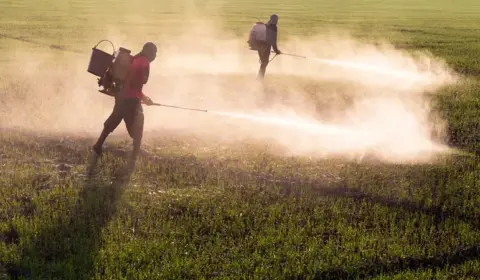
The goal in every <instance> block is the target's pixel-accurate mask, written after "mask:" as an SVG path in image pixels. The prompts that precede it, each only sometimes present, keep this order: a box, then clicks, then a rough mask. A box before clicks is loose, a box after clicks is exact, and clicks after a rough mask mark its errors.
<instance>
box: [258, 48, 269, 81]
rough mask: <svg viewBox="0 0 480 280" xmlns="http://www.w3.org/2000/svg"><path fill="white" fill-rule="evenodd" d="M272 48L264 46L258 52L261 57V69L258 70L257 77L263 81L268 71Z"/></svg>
mask: <svg viewBox="0 0 480 280" xmlns="http://www.w3.org/2000/svg"><path fill="white" fill-rule="evenodd" d="M270 48H271V47H270V46H269V45H262V46H261V47H260V49H259V50H258V56H259V57H260V69H259V70H258V75H257V77H258V78H259V79H260V80H263V79H264V77H265V71H266V69H267V65H268V60H269V59H270Z"/></svg>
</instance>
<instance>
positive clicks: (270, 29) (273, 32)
mask: <svg viewBox="0 0 480 280" xmlns="http://www.w3.org/2000/svg"><path fill="white" fill-rule="evenodd" d="M277 23H278V16H277V15H275V14H273V15H271V16H270V20H269V21H268V22H267V24H266V26H267V42H266V43H261V44H260V45H259V49H258V56H259V57H260V63H261V64H260V70H259V71H258V76H257V77H258V78H259V79H261V80H263V79H264V77H265V70H266V69H267V65H268V62H269V59H270V51H271V48H273V50H274V51H275V53H276V54H281V53H282V52H281V51H280V50H279V49H278V47H277Z"/></svg>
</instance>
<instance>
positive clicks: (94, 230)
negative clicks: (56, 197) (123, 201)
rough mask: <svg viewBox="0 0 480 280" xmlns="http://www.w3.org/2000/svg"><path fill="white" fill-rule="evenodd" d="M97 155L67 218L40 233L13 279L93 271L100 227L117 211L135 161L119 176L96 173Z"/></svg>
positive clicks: (65, 276) (80, 274)
mask: <svg viewBox="0 0 480 280" xmlns="http://www.w3.org/2000/svg"><path fill="white" fill-rule="evenodd" d="M97 161H98V158H97V157H93V156H92V158H91V159H90V162H89V166H88V168H87V179H86V182H85V184H84V186H83V187H82V190H81V191H80V194H79V196H78V199H77V202H76V204H75V206H74V207H73V208H72V209H71V210H70V211H68V213H69V215H68V214H67V217H66V218H65V219H58V220H57V224H56V225H54V226H52V227H49V228H47V229H45V230H43V231H41V232H40V233H39V235H38V236H37V237H36V238H35V240H33V241H32V243H31V244H30V245H29V246H27V247H26V248H25V250H24V252H23V258H22V262H21V267H18V268H12V269H10V271H9V272H10V275H11V276H13V277H14V278H18V276H21V277H28V278H29V279H31V278H35V279H51V278H56V279H86V278H88V277H89V276H91V273H92V271H93V270H94V269H93V268H94V258H95V257H96V255H97V252H98V250H99V248H100V246H101V230H102V228H104V227H105V225H106V224H107V223H108V222H109V220H110V219H111V217H112V216H113V215H114V214H115V212H116V210H117V201H118V200H119V198H120V197H121V195H122V193H123V191H124V189H125V186H126V185H127V184H128V183H129V181H130V176H131V174H132V171H133V165H131V164H132V163H129V164H128V165H127V168H125V169H123V170H122V171H121V172H117V173H118V176H116V178H114V180H113V181H110V180H109V178H102V177H101V176H97V174H96V173H97V171H96V166H97Z"/></svg>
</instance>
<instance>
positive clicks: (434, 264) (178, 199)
mask: <svg viewBox="0 0 480 280" xmlns="http://www.w3.org/2000/svg"><path fill="white" fill-rule="evenodd" d="M200 2H201V1H197V2H196V3H200ZM95 3H96V2H94V1H70V2H69V3H66V2H65V3H64V2H62V1H53V0H51V1H39V2H38V3H32V1H20V0H18V1H10V2H9V1H4V2H2V4H0V11H1V13H2V19H1V21H2V25H1V26H2V27H1V28H2V30H1V33H2V34H3V36H4V37H2V38H1V39H0V42H1V44H0V47H1V48H2V51H3V52H4V53H6V55H5V56H3V57H2V60H8V59H9V58H8V50H9V49H8V48H9V46H11V45H12V44H16V43H14V42H17V41H18V39H21V40H24V41H25V42H23V43H25V44H28V43H31V42H32V41H34V42H38V43H39V44H41V45H39V46H38V47H39V48H40V47H44V44H46V45H47V46H48V45H65V46H66V47H69V48H71V47H74V48H75V47H83V46H88V47H90V43H91V40H89V39H90V38H91V36H88V34H89V33H88V32H90V33H91V32H92V30H93V31H95V30H101V29H102V28H104V26H105V24H112V23H118V24H119V25H120V26H122V25H123V26H125V28H127V30H128V26H127V25H126V24H125V23H121V22H130V23H131V24H133V25H135V24H142V22H141V21H140V20H138V18H134V17H129V18H128V17H125V18H124V19H122V20H120V19H118V17H116V16H115V12H122V13H125V11H127V10H128V11H130V12H131V13H139V12H141V11H143V10H142V5H133V4H132V2H131V1H130V2H127V1H108V2H107V1H106V2H105V3H104V4H95ZM112 3H114V4H115V5H113V6H109V5H110V4H112ZM143 3H145V4H150V5H152V6H151V9H148V11H146V12H145V14H146V17H148V18H151V19H152V22H153V23H154V24H155V26H153V27H145V28H146V29H148V28H151V32H152V34H154V33H155V32H157V33H158V32H159V30H164V29H162V28H163V27H165V28H166V27H167V26H169V24H171V21H175V20H182V17H181V16H179V15H177V14H175V13H176V12H179V11H180V10H181V8H182V4H183V3H186V2H182V1H175V2H174V3H173V4H169V3H170V2H168V3H167V2H158V3H157V2H154V1H143ZM205 3H206V1H204V4H205ZM208 3H209V5H204V4H198V5H197V8H198V9H199V10H206V11H208V12H210V13H213V14H214V15H216V16H218V17H220V18H222V19H224V20H225V21H227V20H229V22H230V23H229V25H231V28H232V30H233V31H234V32H243V31H240V28H241V24H244V25H247V26H250V24H251V23H250V21H251V20H252V19H251V18H249V17H255V16H263V17H266V15H268V14H269V13H270V12H271V11H272V10H274V11H275V12H277V11H278V14H279V15H280V17H281V27H282V28H284V30H285V32H286V34H293V33H295V32H301V33H303V34H308V33H309V32H313V31H315V30H319V29H322V28H326V27H329V26H335V27H342V28H345V29H350V30H353V31H354V33H355V34H356V36H359V37H362V38H365V39H373V38H375V37H377V36H378V37H387V38H389V40H391V41H392V42H393V43H394V44H396V45H398V46H402V47H405V48H412V49H416V48H426V49H428V50H430V51H431V52H432V53H434V54H435V55H439V56H441V57H443V58H445V59H446V60H447V62H448V63H449V64H450V65H452V66H453V67H455V69H456V70H457V71H459V72H461V73H463V74H465V75H467V77H468V80H467V81H466V82H462V84H459V85H455V86H452V87H450V88H446V89H442V92H440V93H441V94H440V95H439V97H438V98H437V99H436V106H437V108H438V109H439V110H440V112H441V113H442V115H443V116H444V117H445V118H446V119H447V120H448V122H449V136H450V137H449V138H450V143H451V144H452V145H454V146H456V147H459V148H462V149H464V150H466V151H469V152H477V151H479V150H480V142H479V141H478V139H479V136H480V132H479V130H478V123H479V121H480V118H479V115H478V113H477V112H478V108H479V106H480V103H479V102H480V101H479V100H480V99H479V96H478V90H479V89H480V84H479V83H478V82H477V81H476V78H477V75H478V74H479V73H480V66H479V64H478V63H477V61H476V53H478V50H479V46H478V45H477V44H476V40H477V39H476V37H477V36H478V35H479V31H478V30H477V29H476V26H475V24H476V22H475V20H476V15H477V14H478V11H479V10H480V5H479V4H477V3H476V2H474V1H465V0H463V1H457V2H456V3H455V4H452V3H453V2H451V1H400V0H389V1H362V2H360V1H356V2H354V1H340V2H335V4H333V2H329V1H311V2H308V1H287V2H285V3H282V4H278V3H277V4H275V3H274V1H263V2H262V3H261V4H256V3H255V1H237V0H231V1H222V2H220V1H210V2H208ZM256 7H259V9H260V10H259V11H257V10H256V9H255V8H256ZM21 8H23V9H21ZM156 15H161V16H156ZM154 16H155V17H154ZM98 18H102V19H103V23H102V25H100V24H99V21H98V20H96V19H98ZM170 20H171V21H170ZM47 27H52V28H47ZM132 29H133V27H132ZM89 30H90V31H89ZM165 30H167V29H165ZM165 32H168V30H167V31H165ZM59 35H60V37H59ZM67 35H68V36H67ZM367 35H368V36H367ZM19 36H20V37H21V38H19ZM132 36H133V38H135V37H134V34H133V35H132ZM12 37H16V38H17V40H14V39H12ZM139 40H140V39H139ZM141 41H143V39H141ZM4 78H5V77H4ZM199 141H200V140H197V139H193V138H189V137H184V136H181V135H177V136H172V137H167V136H164V137H155V138H154V139H149V141H148V143H149V145H148V146H146V147H145V148H146V150H148V151H150V153H149V154H146V155H144V156H142V157H141V158H140V159H139V161H138V162H137V165H136V169H135V172H133V173H132V172H130V171H129V170H128V169H125V166H126V164H127V162H126V157H125V152H124V151H125V150H129V149H130V142H126V143H124V142H121V141H117V142H115V144H113V147H111V148H110V149H109V150H108V151H107V153H106V155H105V157H103V158H101V159H100V160H98V161H95V160H94V158H91V157H90V154H89V153H88V151H89V150H88V149H89V145H90V144H91V142H92V139H89V138H79V137H77V138H74V139H72V138H68V137H65V136H64V135H62V136H58V135H40V134H29V133H27V132H18V131H10V130H2V134H1V136H0V159H1V161H0V164H1V165H2V168H0V279H3V278H7V279H9V278H22V277H24V278H36V279H47V278H61V279H85V278H89V277H91V278H94V279H167V278H168V279H170V278H188V279H192V278H195V279H196V278H202V277H203V278H212V277H220V278H235V279H238V278H242V279H243V278H254V277H258V278H275V279H276V278H293V277H295V278H297V277H302V278H307V277H317V278H320V279H324V278H335V279H338V278H347V277H353V278H363V277H370V278H375V279H392V278H394V279H405V278H410V279H431V278H432V277H434V278H437V279H451V278H456V279H458V278H469V277H470V278H476V277H478V275H480V248H479V246H478V244H479V242H480V234H479V232H480V231H479V229H480V223H479V218H480V210H479V209H480V208H479V207H478V206H480V197H479V191H480V189H479V187H480V183H479V179H480V178H479V171H480V165H479V163H480V161H479V160H478V157H475V156H473V155H470V156H467V155H466V156H454V157H449V158H443V159H441V160H440V162H439V163H437V164H434V165H433V164H428V165H427V164H425V165H388V164H379V163H376V162H367V163H363V164H361V165H360V164H356V163H352V162H344V161H341V160H336V159H332V160H328V161H327V160H324V161H314V160H309V159H304V158H284V157H276V156H273V155H271V154H269V153H268V152H266V151H265V149H264V147H261V146H255V145H253V146H250V145H247V144H244V145H242V146H239V147H237V148H235V149H234V148H228V149H221V147H220V146H215V144H211V143H201V142H199ZM193 142H195V145H197V146H198V145H200V146H201V145H204V146H205V152H204V153H200V152H198V150H195V151H193V150H190V149H189V147H190V145H189V144H192V143H193ZM89 170H91V172H86V171H89Z"/></svg>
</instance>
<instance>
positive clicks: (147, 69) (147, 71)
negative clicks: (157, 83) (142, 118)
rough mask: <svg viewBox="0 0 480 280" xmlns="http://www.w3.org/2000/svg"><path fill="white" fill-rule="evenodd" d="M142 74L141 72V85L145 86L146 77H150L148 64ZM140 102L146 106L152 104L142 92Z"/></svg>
mask: <svg viewBox="0 0 480 280" xmlns="http://www.w3.org/2000/svg"><path fill="white" fill-rule="evenodd" d="M142 72H143V84H146V83H147V82H148V77H149V76H150V64H146V65H144V67H143V71H142ZM142 102H143V103H145V104H147V105H152V104H153V101H152V99H150V97H148V96H146V95H145V94H143V92H142Z"/></svg>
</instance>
